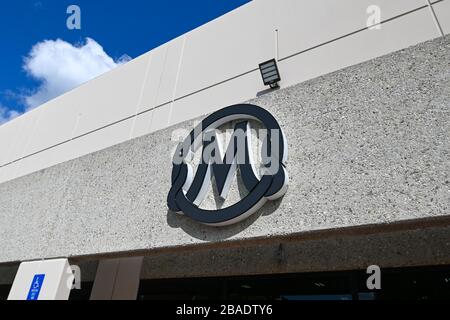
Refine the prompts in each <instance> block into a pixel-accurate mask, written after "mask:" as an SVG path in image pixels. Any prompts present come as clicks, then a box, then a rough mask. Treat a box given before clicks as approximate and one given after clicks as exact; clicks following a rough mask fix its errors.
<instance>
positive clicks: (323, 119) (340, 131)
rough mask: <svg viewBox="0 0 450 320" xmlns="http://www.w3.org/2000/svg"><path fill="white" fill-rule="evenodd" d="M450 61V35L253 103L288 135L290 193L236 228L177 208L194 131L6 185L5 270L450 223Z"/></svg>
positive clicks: (1, 222)
mask: <svg viewBox="0 0 450 320" xmlns="http://www.w3.org/2000/svg"><path fill="white" fill-rule="evenodd" d="M449 57H450V36H447V37H444V38H439V39H435V40H432V41H429V42H426V43H423V44H420V45H418V46H415V47H412V48H409V49H405V50H402V51H399V52H396V53H393V54H390V55H387V56H384V57H381V58H377V59H375V60H372V61H369V62H366V63H363V64H360V65H356V66H352V67H350V68H346V69H344V70H340V71H338V72H335V73H332V74H328V75H325V76H322V77H319V78H316V79H313V80H311V81H307V82H304V83H301V84H298V85H296V86H293V87H290V88H287V89H283V90H279V91H275V92H272V93H269V94H265V95H262V96H261V97H259V98H257V99H255V100H253V101H251V103H254V104H257V105H260V106H262V107H264V108H266V109H267V110H269V111H270V112H272V113H273V114H274V116H275V117H276V118H277V119H278V121H279V123H280V125H281V126H282V127H283V129H284V131H285V134H286V136H287V139H288V143H289V150H290V155H289V163H288V171H289V175H290V177H291V182H290V188H289V191H288V192H287V194H286V196H285V197H284V198H283V199H282V200H280V201H277V202H272V203H268V204H267V205H266V206H265V207H264V208H263V209H262V210H260V212H259V213H258V214H256V215H255V216H253V217H251V218H250V219H248V220H246V221H244V222H242V223H240V224H237V225H234V226H230V227H226V228H219V229H217V228H212V227H206V226H201V225H199V224H198V223H196V222H194V221H191V220H190V219H188V218H186V217H181V216H178V215H176V214H174V213H171V212H168V210H167V207H166V197H167V193H168V191H169V189H170V175H171V162H170V160H171V152H172V149H173V147H174V143H173V142H171V136H172V133H173V132H174V130H180V129H187V130H190V129H191V128H192V125H193V123H194V121H188V122H185V123H183V124H181V125H177V126H175V127H171V128H168V129H165V130H162V131H159V132H156V133H153V134H150V135H147V136H144V137H141V138H138V139H135V140H132V141H128V142H126V143H123V144H120V145H117V146H113V147H111V148H108V149H105V150H102V151H99V152H96V153H93V154H90V155H87V156H84V157H82V158H79V159H75V160H73V161H70V162H66V163H63V164H61V165H57V166H55V167H52V168H49V169H46V170H43V171H40V172H37V173H34V174H31V175H29V176H25V177H22V178H19V179H16V180H13V181H11V182H8V183H4V184H1V185H0V226H1V227H0V243H1V250H0V263H7V262H14V261H21V260H33V259H41V258H52V257H80V256H89V255H94V256H95V255H98V254H114V253H120V252H124V251H131V252H133V251H140V250H148V251H149V252H151V251H152V250H156V249H158V250H164V249H170V248H174V247H180V246H192V245H201V244H205V243H208V244H211V243H213V244H215V245H218V246H220V245H226V244H227V243H231V242H234V241H246V240H251V239H258V238H270V237H278V236H286V235H296V234H302V233H305V232H315V231H320V230H335V231H336V232H339V230H341V229H343V228H351V227H357V226H364V225H373V226H376V227H377V229H378V230H380V232H381V233H382V230H383V226H387V225H389V224H391V223H399V222H402V221H407V220H416V221H417V222H418V224H419V225H420V221H422V220H426V219H429V218H434V217H440V218H448V217H449V216H450V212H449V207H450V160H449V159H450V155H449V151H450V108H449V106H450V59H449ZM422 241H423V243H419V244H418V243H411V244H410V245H411V247H410V248H408V250H414V246H416V245H426V243H427V239H426V238H425V239H422ZM442 241H444V242H445V241H447V243H448V242H449V241H450V234H449V233H446V234H444V235H443V239H442ZM383 243H384V245H386V246H389V245H390V243H389V241H387V242H383ZM348 250H350V251H349V252H351V248H348ZM380 250H382V248H380ZM448 255H450V252H448ZM443 259H444V260H445V259H447V261H448V260H449V257H448V256H447V257H444V258H443ZM441 260H442V258H441ZM449 262H450V261H449Z"/></svg>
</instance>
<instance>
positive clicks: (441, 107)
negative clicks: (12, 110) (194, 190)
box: [0, 0, 450, 299]
mask: <svg viewBox="0 0 450 320" xmlns="http://www.w3.org/2000/svg"><path fill="white" fill-rule="evenodd" d="M378 10H379V11H378ZM378 13H380V16H379V17H380V19H381V20H380V21H378V20H377V19H376V18H377V17H378ZM449 32H450V1H449V0H441V1H431V2H430V1H425V0H413V1H412V0H395V1H392V0H386V1H378V4H377V5H376V6H374V5H373V4H372V2H371V1H360V0H358V1H352V0H348V1H331V0H320V1H309V2H306V1H295V0H283V1H278V2H273V1H268V0H257V1H252V2H250V3H249V4H247V5H244V6H243V7H240V8H238V9H236V10H235V11H233V12H230V13H229V14H227V15H225V16H223V17H221V18H219V19H217V20H214V21H212V22H210V23H208V24H206V25H204V26H202V27H200V28H198V29H196V30H193V31H191V32H189V33H187V34H185V35H183V36H181V37H179V38H177V39H174V40H172V41H170V42H169V43H167V44H165V45H163V46H161V47H159V48H156V49H154V50H152V51H150V52H148V53H147V54H144V55H143V56H141V57H138V58H137V59H135V60H133V61H131V62H129V63H127V64H126V65H124V66H121V67H119V68H117V69H116V70H113V71H111V72H109V73H107V74H105V75H103V76H101V77H99V78H97V79H94V80H92V81H90V82H89V83H87V84H85V85H82V86H81V87H79V88H77V89H75V90H73V91H71V92H69V93H67V94H65V95H63V96H61V97H59V98H56V99H55V100H52V101H50V102H48V103H46V104H45V105H43V106H40V107H38V108H37V109H35V110H32V111H30V112H29V113H27V114H25V115H23V116H21V117H19V118H17V119H15V120H13V121H11V122H9V123H7V124H5V125H3V126H1V127H0V150H4V152H2V153H1V154H0V183H1V184H0V226H1V229H0V241H1V243H2V249H1V250H0V284H1V285H2V286H1V287H2V288H3V289H2V290H3V291H4V292H9V290H10V288H11V285H12V283H13V282H15V281H18V279H17V278H18V277H19V273H20V272H18V267H19V264H20V263H23V262H25V263H27V262H33V261H35V262H36V261H37V262H39V261H41V262H42V260H44V261H52V260H54V259H68V261H69V262H70V264H72V265H78V266H80V268H81V281H82V282H83V283H84V284H85V287H87V288H89V290H88V291H89V292H84V294H85V296H83V297H91V298H97V299H102V298H105V297H110V298H111V297H112V298H130V297H131V298H133V297H136V296H138V297H140V298H143V299H145V298H152V297H153V298H155V297H156V298H157V297H159V298H161V297H177V296H182V297H193V296H198V295H201V294H200V293H198V292H196V293H186V292H191V291H189V290H190V289H189V288H192V287H195V285H194V284H200V283H202V282H201V281H204V282H203V283H204V285H205V289H204V291H203V294H204V296H213V297H223V296H226V297H230V296H231V297H233V294H235V295H236V296H237V297H239V296H245V295H247V296H258V294H257V292H260V291H255V292H256V293H255V292H252V293H251V294H249V293H245V289H248V290H252V288H255V287H258V285H261V283H269V285H268V286H266V287H270V288H273V291H271V292H266V293H264V294H261V295H262V296H264V297H273V298H276V297H280V296H283V297H299V296H302V297H307V296H310V295H311V294H315V293H316V291H317V290H319V291H320V290H323V291H321V292H322V293H321V296H322V297H329V296H330V295H331V296H333V295H336V294H338V295H339V297H341V298H342V297H347V296H348V297H349V298H355V297H356V298H357V297H359V298H363V296H359V295H358V294H360V293H367V288H365V289H364V290H363V289H360V288H359V287H358V285H355V284H354V283H353V284H351V282H352V281H356V282H358V281H359V280H352V281H350V280H348V282H346V281H344V280H342V279H355V278H357V279H360V278H361V279H362V278H364V277H363V276H361V274H360V272H361V270H366V268H367V267H368V266H371V265H377V266H379V267H380V268H381V269H382V270H391V271H387V273H386V274H395V272H396V270H400V269H399V268H418V267H427V268H428V269H426V270H432V271H424V272H425V273H426V274H428V273H427V272H430V273H433V274H434V278H433V279H434V280H433V281H436V282H439V283H441V284H442V288H441V289H439V290H441V291H439V292H440V293H442V292H444V293H442V294H448V292H449V291H448V290H449V287H448V285H447V287H446V286H445V284H446V283H449V282H450V281H449V282H446V281H447V280H448V279H450V275H449V274H448V269H449V268H447V267H446V266H448V265H450V232H449V230H450V216H449V204H450V183H449V180H450V176H449V175H450V161H449V159H450V155H449V150H450V111H449V107H450V86H449V84H450V73H449V70H450V59H449V57H450V38H449V36H446V34H448V33H449ZM270 59H275V61H276V63H277V66H278V69H279V73H280V77H281V81H280V82H279V83H278V85H279V87H277V88H270V87H267V86H265V85H264V83H263V81H262V78H261V73H260V70H259V67H258V65H259V64H260V63H263V62H265V61H268V60H270ZM244 103H245V104H252V105H257V106H259V107H261V108H263V109H264V110H266V111H268V112H269V113H270V114H271V115H273V117H274V118H275V119H276V121H277V122H278V123H279V125H280V127H281V128H282V130H283V132H284V135H285V137H286V143H287V149H288V150H289V155H288V158H287V163H286V170H287V172H288V174H289V180H290V181H289V188H288V190H287V192H286V193H285V194H284V196H283V197H281V198H279V199H277V200H275V201H269V202H267V203H265V205H264V206H262V207H261V208H259V210H257V211H256V212H254V214H252V215H251V216H250V217H248V218H247V219H244V220H242V221H240V222H238V223H235V224H232V225H229V226H220V227H217V226H208V225H204V224H201V223H199V222H197V221H195V220H194V219H191V218H189V217H188V216H182V215H180V214H177V213H175V212H173V211H172V210H169V208H168V203H167V197H168V194H169V191H170V190H171V186H172V183H173V177H172V171H173V163H172V158H173V154H174V151H175V148H176V147H177V145H178V143H179V141H180V139H181V140H182V139H184V138H185V137H186V136H188V134H189V132H190V131H191V130H192V129H193V128H194V127H195V126H196V125H198V123H201V121H203V120H204V119H205V117H206V116H207V115H210V114H214V113H215V112H217V111H218V110H222V109H223V108H226V107H228V106H231V105H235V104H244ZM241 185H242V181H239V177H238V179H236V180H235V181H234V183H233V184H232V185H231V187H230V192H229V198H230V199H228V200H227V201H228V202H226V203H223V202H220V201H217V192H216V190H214V188H212V189H211V190H210V191H209V194H208V195H207V198H206V200H205V203H204V204H203V205H204V206H205V207H207V209H208V210H219V209H221V208H222V207H224V206H225V207H226V206H228V205H233V203H238V202H239V201H240V200H241V198H245V197H246V195H243V194H242V192H241V188H240V187H241ZM429 268H431V269H429ZM433 268H434V269H433ZM404 270H410V269H404ZM423 270H425V269H423ZM436 270H437V271H436ZM19 271H20V270H19ZM31 272H35V274H36V273H39V270H35V271H33V270H31ZM349 272H350V273H349ZM352 272H353V273H352ZM358 272H359V273H358ZM389 272H391V273H389ZM405 272H406V271H405ZM411 272H412V273H413V274H414V272H416V271H414V270H413V271H411ZM417 272H419V271H417ZM319 273H320V276H318V277H325V278H326V279H328V280H320V281H319V280H314V279H316V278H315V276H314V274H316V275H318V274H319ZM330 274H332V276H329V275H330ZM348 274H350V276H348ZM294 275H296V276H295V277H294ZM250 276H252V277H255V278H251V277H250ZM239 277H244V278H239ZM290 277H291V278H290ZM292 277H293V278H292ZM330 277H331V278H330ZM387 277H389V276H387ZM447 277H448V279H447ZM14 279H15V280H14ZM214 279H216V280H217V281H214ZM236 279H242V280H236ZM293 279H297V280H298V279H301V280H298V281H299V283H301V284H299V285H298V286H297V287H296V289H294V288H292V287H290V286H289V283H290V284H292V283H295V281H297V280H293ZM321 279H322V278H321ZM19 280H20V279H19ZM60 280H61V279H60ZM183 281H184V282H183ZM233 281H235V284H233V283H234V282H233ZM277 281H278V282H280V283H286V286H287V287H286V289H283V290H286V292H291V293H289V294H288V293H286V294H283V295H282V294H280V292H281V291H283V290H281V289H275V287H276V286H275V285H273V282H277ZM327 281H328V282H327ZM342 281H344V282H345V284H339V283H341V282H342ZM25 282H26V281H25ZM250 282H252V285H248V284H246V283H250ZM334 282H336V283H337V284H335V285H334V287H333V284H332V283H334ZM167 283H174V284H176V283H180V286H181V288H183V285H181V284H182V283H186V287H185V290H184V291H183V290H180V291H176V290H175V289H174V290H175V291H173V292H169V291H167V289H164V288H165V287H166V286H165V284H167ZM270 283H272V284H270ZM311 283H313V285H312V288H310V289H304V288H309V287H308V286H309V285H310V284H311ZM432 283H434V282H432ZM233 285H235V286H236V288H238V289H236V290H235V291H233V290H231V289H226V290H225V289H223V287H224V286H225V287H227V286H229V287H233ZM322 285H323V286H322ZM25 286H26V284H25ZM91 287H92V290H91ZM200 287H201V286H200ZM344 287H345V288H346V289H344ZM138 288H140V289H139V290H138ZM155 288H156V289H155ZM158 288H159V289H158ZM299 288H300V289H299ZM301 288H303V289H301ZM433 288H435V287H433ZM439 288H440V287H439ZM158 290H159V291H158ZM224 290H225V291H224ZM261 290H262V289H261ZM277 290H278V291H277ZM280 290H281V291H280ZM295 290H300V291H298V292H297V291H295ZM302 290H303V291H302ZM308 290H309V291H308ZM424 290H425V291H426V289H424ZM430 290H431V289H430ZM223 292H226V293H223ZM275 292H276V293H275ZM283 292H284V291H283ZM390 292H391V293H386V297H389V294H392V292H393V291H390ZM427 292H428V291H427ZM0 294H3V295H4V296H5V297H6V296H7V293H3V292H2V291H1V290H0ZM76 294H77V292H76V290H74V292H73V295H74V296H76ZM222 294H223V295H222ZM369 294H372V295H371V296H370V297H374V296H375V295H376V293H373V292H369ZM81 296H82V295H81V294H80V298H81Z"/></svg>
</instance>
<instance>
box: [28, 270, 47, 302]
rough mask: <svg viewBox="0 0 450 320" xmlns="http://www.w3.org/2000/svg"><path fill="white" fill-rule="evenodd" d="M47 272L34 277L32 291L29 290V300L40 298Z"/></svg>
mask: <svg viewBox="0 0 450 320" xmlns="http://www.w3.org/2000/svg"><path fill="white" fill-rule="evenodd" d="M44 279H45V274H37V275H35V276H34V278H33V282H32V283H31V287H30V291H28V296H27V300H38V299H39V293H41V288H42V284H43V283H44Z"/></svg>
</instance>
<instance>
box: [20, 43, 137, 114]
mask: <svg viewBox="0 0 450 320" xmlns="http://www.w3.org/2000/svg"><path fill="white" fill-rule="evenodd" d="M129 60H130V57H128V56H123V57H122V58H120V59H118V60H116V61H115V60H114V59H113V58H111V57H110V56H109V55H107V54H106V53H105V51H104V50H103V47H102V46H101V45H99V44H98V43H97V42H96V41H95V40H93V39H91V38H86V42H85V43H84V44H80V45H72V44H70V43H68V42H66V41H63V40H60V39H58V40H45V41H42V42H39V43H37V44H36V45H34V46H33V48H32V49H31V51H30V53H29V55H28V56H27V57H26V58H25V61H24V66H23V68H24V70H25V71H26V72H27V74H28V75H29V76H31V77H33V78H34V79H37V80H39V81H41V85H40V86H39V88H38V89H37V90H35V91H34V92H32V93H31V94H29V95H26V96H24V97H23V98H24V102H25V105H26V108H27V110H28V109H32V108H34V107H37V106H39V105H41V104H43V103H45V102H47V101H49V100H51V99H53V98H55V97H57V96H59V95H61V94H63V93H65V92H67V91H69V90H72V89H74V88H75V87H77V86H79V85H81V84H82V83H84V82H86V81H89V80H91V79H93V78H95V77H98V76H99V75H101V74H103V73H105V72H107V71H109V70H111V69H114V68H115V67H117V66H118V65H121V64H123V63H126V62H128V61H129Z"/></svg>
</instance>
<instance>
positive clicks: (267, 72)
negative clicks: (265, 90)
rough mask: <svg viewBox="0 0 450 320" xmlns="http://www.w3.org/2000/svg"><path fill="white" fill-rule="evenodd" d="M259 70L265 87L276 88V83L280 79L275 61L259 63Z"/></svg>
mask: <svg viewBox="0 0 450 320" xmlns="http://www.w3.org/2000/svg"><path fill="white" fill-rule="evenodd" d="M259 70H260V71H261V75H262V78H263V81H264V85H265V86H270V87H271V88H278V82H280V81H281V77H280V72H279V71H278V66H277V62H276V60H275V59H272V60H269V61H266V62H263V63H261V64H260V65H259Z"/></svg>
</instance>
